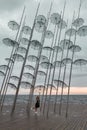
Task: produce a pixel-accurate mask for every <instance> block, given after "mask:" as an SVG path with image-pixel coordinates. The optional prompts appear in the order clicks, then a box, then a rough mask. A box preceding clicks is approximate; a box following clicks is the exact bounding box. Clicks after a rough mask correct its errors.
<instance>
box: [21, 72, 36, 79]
mask: <svg viewBox="0 0 87 130" xmlns="http://www.w3.org/2000/svg"><path fill="white" fill-rule="evenodd" d="M23 76H24V77H26V78H27V79H33V78H34V75H33V74H31V73H24V74H23Z"/></svg>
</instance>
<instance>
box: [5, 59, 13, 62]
mask: <svg viewBox="0 0 87 130" xmlns="http://www.w3.org/2000/svg"><path fill="white" fill-rule="evenodd" d="M5 60H6V61H7V62H8V63H9V62H12V63H14V60H13V59H10V58H5Z"/></svg>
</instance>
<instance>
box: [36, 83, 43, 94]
mask: <svg viewBox="0 0 87 130" xmlns="http://www.w3.org/2000/svg"><path fill="white" fill-rule="evenodd" d="M44 88H45V86H44V85H37V86H35V88H34V90H35V91H37V92H39V93H41V92H43V89H44Z"/></svg>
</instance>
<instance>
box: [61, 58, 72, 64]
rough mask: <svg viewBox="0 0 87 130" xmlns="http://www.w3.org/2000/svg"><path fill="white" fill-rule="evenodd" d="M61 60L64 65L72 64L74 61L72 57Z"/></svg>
mask: <svg viewBox="0 0 87 130" xmlns="http://www.w3.org/2000/svg"><path fill="white" fill-rule="evenodd" d="M61 62H62V64H64V65H66V64H70V63H72V59H70V58H64V59H63V60H62V61H61Z"/></svg>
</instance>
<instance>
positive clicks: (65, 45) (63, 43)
mask: <svg viewBox="0 0 87 130" xmlns="http://www.w3.org/2000/svg"><path fill="white" fill-rule="evenodd" d="M72 45H73V42H72V41H70V40H68V39H64V40H61V42H60V47H61V48H62V49H68V48H69V47H70V46H72Z"/></svg>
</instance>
